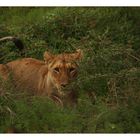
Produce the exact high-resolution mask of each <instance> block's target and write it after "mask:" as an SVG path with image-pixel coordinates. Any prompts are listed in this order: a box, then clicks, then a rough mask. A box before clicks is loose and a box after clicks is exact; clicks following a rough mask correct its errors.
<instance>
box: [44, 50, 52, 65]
mask: <svg viewBox="0 0 140 140" xmlns="http://www.w3.org/2000/svg"><path fill="white" fill-rule="evenodd" d="M53 58H54V56H53V55H52V54H51V53H49V52H47V51H46V52H45V53H44V61H45V63H48V62H50V61H51V60H52V59H53Z"/></svg>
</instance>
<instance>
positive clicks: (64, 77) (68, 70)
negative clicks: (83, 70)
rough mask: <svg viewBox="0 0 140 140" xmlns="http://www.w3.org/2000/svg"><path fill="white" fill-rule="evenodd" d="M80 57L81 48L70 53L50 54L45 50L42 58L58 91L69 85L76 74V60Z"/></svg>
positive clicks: (61, 91) (60, 91)
mask: <svg viewBox="0 0 140 140" xmlns="http://www.w3.org/2000/svg"><path fill="white" fill-rule="evenodd" d="M81 57H82V52H81V50H77V51H76V52H75V53H71V54H66V53H65V54H59V55H52V54H50V53H48V52H45V54H44V59H45V62H46V64H47V65H48V71H49V72H48V74H49V77H51V81H52V82H53V85H54V86H55V87H56V88H57V89H58V91H59V93H63V90H64V89H65V87H66V86H67V85H69V84H70V83H71V82H72V81H73V80H74V79H75V78H76V77H77V74H78V65H77V63H76V62H77V61H78V60H80V59H81Z"/></svg>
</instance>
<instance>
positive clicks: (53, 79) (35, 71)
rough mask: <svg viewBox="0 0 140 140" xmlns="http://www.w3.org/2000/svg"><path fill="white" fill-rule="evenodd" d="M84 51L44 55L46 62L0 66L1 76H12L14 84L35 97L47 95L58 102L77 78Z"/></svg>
mask: <svg viewBox="0 0 140 140" xmlns="http://www.w3.org/2000/svg"><path fill="white" fill-rule="evenodd" d="M81 58H82V51H81V50H80V49H78V50H76V52H75V53H63V54H58V55H53V54H51V53H49V52H45V53H44V61H40V60H37V59H34V58H23V59H20V60H15V61H12V62H9V63H7V64H5V65H4V64H1V65H0V76H2V78H3V79H7V78H8V75H9V73H11V74H12V77H13V80H14V84H15V85H16V87H17V88H19V89H23V90H24V89H26V90H27V91H29V92H32V93H33V94H35V95H47V96H49V97H51V98H53V99H54V100H57V101H58V102H61V98H60V97H62V96H64V92H63V89H64V88H65V87H66V86H67V85H68V84H69V83H70V82H71V81H73V80H74V79H75V78H76V77H77V72H78V65H77V61H78V60H80V59H81Z"/></svg>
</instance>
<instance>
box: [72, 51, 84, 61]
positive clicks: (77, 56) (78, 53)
mask: <svg viewBox="0 0 140 140" xmlns="http://www.w3.org/2000/svg"><path fill="white" fill-rule="evenodd" d="M71 57H72V59H74V60H81V59H82V58H83V51H82V50H81V49H78V50H76V52H75V53H72V54H71Z"/></svg>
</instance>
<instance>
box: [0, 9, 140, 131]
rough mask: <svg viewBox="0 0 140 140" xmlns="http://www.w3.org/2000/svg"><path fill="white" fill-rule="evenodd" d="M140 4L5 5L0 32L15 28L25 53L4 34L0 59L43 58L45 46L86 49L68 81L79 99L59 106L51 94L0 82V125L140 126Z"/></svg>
mask: <svg viewBox="0 0 140 140" xmlns="http://www.w3.org/2000/svg"><path fill="white" fill-rule="evenodd" d="M139 11H140V9H139V8H95V7H93V8H74V7H73V8H70V7H67V8H54V7H52V8H0V15H1V16H0V21H1V23H0V28H1V30H0V37H4V36H9V35H12V36H18V37H19V38H21V40H22V41H23V42H24V44H25V48H24V52H25V54H24V56H21V55H20V53H19V51H18V49H17V48H16V46H15V44H14V43H13V42H0V63H7V62H9V61H12V60H15V59H18V58H22V57H34V58H37V59H40V60H42V59H43V53H44V51H45V50H48V51H50V52H52V53H54V54H57V53H62V52H72V51H74V50H75V49H78V48H80V49H82V50H83V51H84V59H83V60H82V61H81V62H80V63H79V69H80V71H79V76H78V79H77V80H76V81H75V82H74V83H73V84H72V85H71V86H73V87H74V88H76V89H77V91H78V104H77V106H76V107H64V108H60V107H58V106H56V105H55V104H54V103H53V102H51V101H50V100H49V99H48V98H47V97H46V98H42V97H28V96H26V95H24V93H18V92H17V91H14V89H13V88H11V85H10V86H8V84H1V85H2V86H1V87H2V88H0V92H1V91H2V93H4V94H2V96H1V94H0V107H1V109H0V113H1V116H0V124H1V125H0V132H7V129H8V128H10V127H14V128H16V130H17V132H27V133H31V132H33V133H37V132H39V133H43V132H45V133H52V132H54V133H101V132H102V133H106V132H107V133H138V132H140V118H139V116H140V110H139V106H140V104H139V102H140V97H139V93H140V86H139V85H140V68H139V67H140V57H139V53H140V49H139V42H140V38H139V33H140V30H139V17H140V15H139ZM9 84H10V82H9ZM5 85H7V86H8V87H6V86H5ZM3 86H4V88H3ZM3 89H4V90H3ZM7 93H8V94H7ZM7 107H8V108H7ZM9 109H10V110H11V111H12V114H11V112H9ZM9 114H10V115H9Z"/></svg>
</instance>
